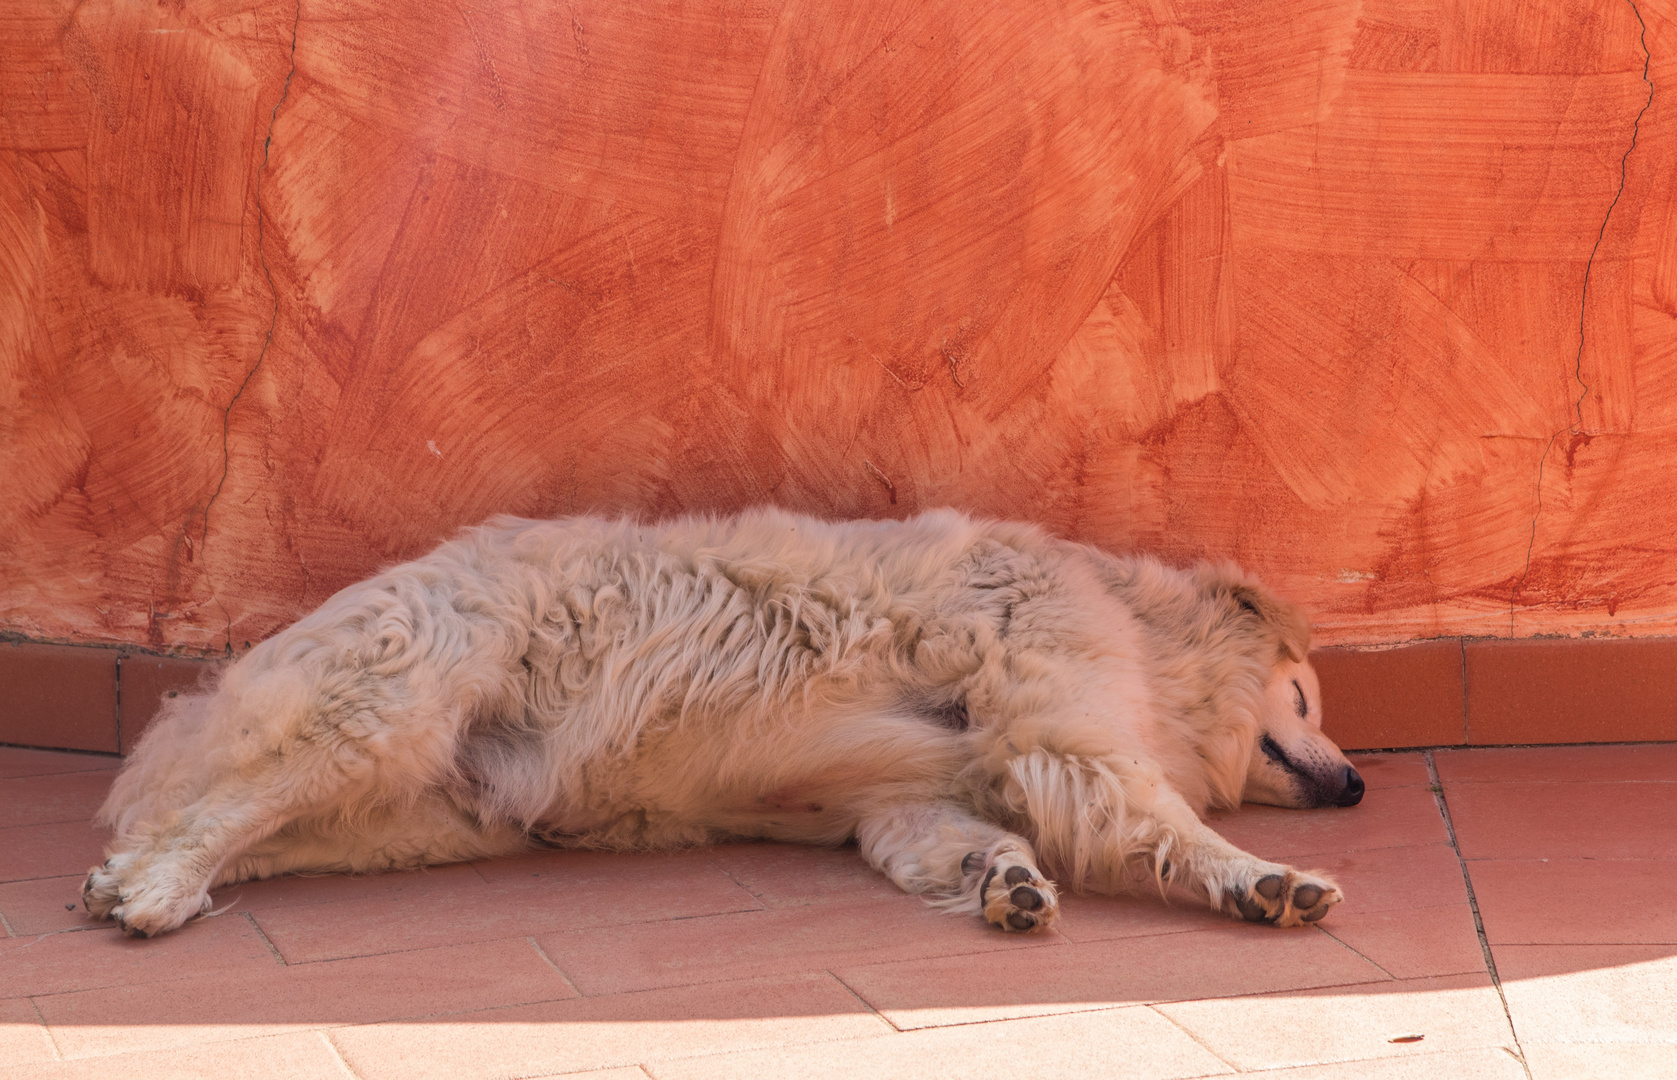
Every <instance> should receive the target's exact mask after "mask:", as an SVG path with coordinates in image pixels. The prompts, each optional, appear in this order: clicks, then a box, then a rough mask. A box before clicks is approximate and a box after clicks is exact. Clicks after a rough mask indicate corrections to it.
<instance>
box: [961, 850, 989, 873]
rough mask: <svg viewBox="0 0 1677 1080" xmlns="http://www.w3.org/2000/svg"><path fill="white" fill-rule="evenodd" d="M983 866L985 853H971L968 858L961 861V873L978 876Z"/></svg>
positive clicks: (968, 853)
mask: <svg viewBox="0 0 1677 1080" xmlns="http://www.w3.org/2000/svg"><path fill="white" fill-rule="evenodd" d="M983 865H984V853H983V852H982V851H969V852H967V857H966V858H964V859H962V860H961V873H963V874H976V873H978V871H979V869H980V868H981V867H983Z"/></svg>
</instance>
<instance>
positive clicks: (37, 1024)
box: [0, 998, 58, 1065]
mask: <svg viewBox="0 0 1677 1080" xmlns="http://www.w3.org/2000/svg"><path fill="white" fill-rule="evenodd" d="M57 1057H58V1053H57V1051H56V1050H55V1049H54V1048H53V1045H52V1037H51V1036H50V1035H48V1034H47V1029H46V1025H44V1024H42V1023H41V1021H40V1018H39V1017H38V1016H36V1015H35V1007H34V1006H33V1005H32V1004H30V1002H29V1000H28V999H27V998H4V999H0V1062H4V1063H9V1064H12V1065H28V1064H32V1063H34V1062H37V1061H53V1060H56V1059H57Z"/></svg>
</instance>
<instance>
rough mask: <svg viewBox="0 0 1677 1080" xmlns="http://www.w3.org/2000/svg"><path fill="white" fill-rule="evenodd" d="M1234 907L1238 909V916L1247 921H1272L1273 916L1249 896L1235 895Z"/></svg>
mask: <svg viewBox="0 0 1677 1080" xmlns="http://www.w3.org/2000/svg"><path fill="white" fill-rule="evenodd" d="M1234 904H1235V907H1237V908H1239V909H1240V917H1241V918H1243V919H1245V920H1246V921H1247V922H1273V921H1274V919H1273V917H1272V916H1271V915H1270V914H1269V912H1267V911H1265V910H1264V906H1263V905H1262V904H1260V903H1258V902H1257V901H1256V900H1254V899H1252V898H1251V897H1250V896H1240V895H1236V896H1235V898H1234Z"/></svg>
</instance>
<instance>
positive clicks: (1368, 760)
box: [1345, 751, 1432, 791]
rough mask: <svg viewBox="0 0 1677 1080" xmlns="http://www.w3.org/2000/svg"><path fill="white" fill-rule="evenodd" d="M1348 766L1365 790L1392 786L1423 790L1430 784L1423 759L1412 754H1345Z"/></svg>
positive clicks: (1379, 789) (1425, 762)
mask: <svg viewBox="0 0 1677 1080" xmlns="http://www.w3.org/2000/svg"><path fill="white" fill-rule="evenodd" d="M1345 756H1346V757H1347V758H1348V759H1349V760H1350V762H1351V767H1352V768H1354V769H1356V770H1357V774H1358V775H1359V776H1361V777H1362V778H1363V786H1364V787H1366V788H1367V789H1368V790H1369V791H1382V790H1384V789H1386V788H1394V787H1425V786H1426V785H1428V784H1430V783H1432V777H1431V775H1430V774H1428V772H1427V761H1426V758H1424V757H1423V756H1421V754H1419V753H1417V752H1415V751H1408V752H1402V753H1386V754H1356V753H1352V754H1346V755H1345Z"/></svg>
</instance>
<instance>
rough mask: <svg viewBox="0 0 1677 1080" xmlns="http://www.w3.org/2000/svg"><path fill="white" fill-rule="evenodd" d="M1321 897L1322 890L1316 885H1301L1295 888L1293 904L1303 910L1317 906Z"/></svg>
mask: <svg viewBox="0 0 1677 1080" xmlns="http://www.w3.org/2000/svg"><path fill="white" fill-rule="evenodd" d="M1321 899H1322V890H1321V889H1319V888H1317V887H1316V886H1315V885H1300V886H1299V887H1298V888H1297V889H1295V890H1293V906H1294V907H1296V908H1298V909H1299V910H1301V911H1307V910H1309V909H1310V908H1313V907H1315V906H1316V904H1317V903H1318V902H1319V901H1320V900H1321Z"/></svg>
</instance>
